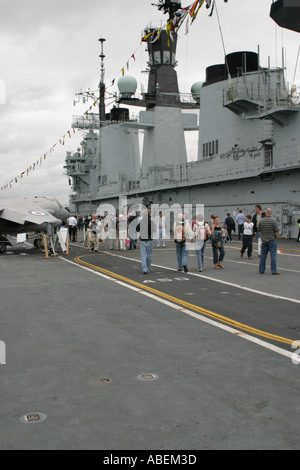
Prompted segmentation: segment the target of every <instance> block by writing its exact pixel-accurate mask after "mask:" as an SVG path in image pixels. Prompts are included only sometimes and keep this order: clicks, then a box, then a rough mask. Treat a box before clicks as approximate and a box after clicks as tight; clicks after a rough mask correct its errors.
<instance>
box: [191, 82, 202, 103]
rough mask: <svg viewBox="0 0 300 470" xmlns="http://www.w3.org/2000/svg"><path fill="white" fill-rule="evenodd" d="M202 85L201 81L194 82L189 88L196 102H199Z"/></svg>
mask: <svg viewBox="0 0 300 470" xmlns="http://www.w3.org/2000/svg"><path fill="white" fill-rule="evenodd" d="M202 85H203V83H202V82H196V83H194V85H192V88H191V93H192V97H193V98H194V100H195V101H196V102H197V103H200V91H201V88H202Z"/></svg>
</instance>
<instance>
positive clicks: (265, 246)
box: [259, 240, 277, 274]
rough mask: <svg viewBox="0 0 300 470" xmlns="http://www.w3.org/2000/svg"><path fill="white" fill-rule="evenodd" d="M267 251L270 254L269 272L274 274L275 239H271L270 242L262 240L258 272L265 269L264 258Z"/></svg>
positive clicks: (275, 262) (275, 270)
mask: <svg viewBox="0 0 300 470" xmlns="http://www.w3.org/2000/svg"><path fill="white" fill-rule="evenodd" d="M268 252H270V255H271V272H272V274H275V273H276V272H277V241H276V240H272V241H270V242H262V245H261V256H260V263H259V272H260V273H264V272H265V270H266V259H267V254H268Z"/></svg>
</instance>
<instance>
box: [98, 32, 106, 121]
mask: <svg viewBox="0 0 300 470" xmlns="http://www.w3.org/2000/svg"><path fill="white" fill-rule="evenodd" d="M98 41H100V42H101V54H100V55H99V57H100V59H101V67H100V72H101V75H100V83H99V120H100V127H101V123H102V122H103V121H105V83H104V75H105V67H104V58H105V55H104V53H103V44H104V42H105V41H106V39H104V38H100V39H98Z"/></svg>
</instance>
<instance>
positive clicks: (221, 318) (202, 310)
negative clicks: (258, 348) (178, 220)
mask: <svg viewBox="0 0 300 470" xmlns="http://www.w3.org/2000/svg"><path fill="white" fill-rule="evenodd" d="M75 261H76V262H77V263H79V264H82V265H84V266H87V267H89V268H91V269H94V270H96V271H99V272H101V273H103V274H106V275H108V276H111V277H114V278H116V279H119V280H121V281H124V282H126V283H129V284H131V285H133V286H135V287H138V288H140V289H142V290H145V291H148V292H151V293H152V294H155V295H158V296H159V297H162V298H164V299H167V300H170V301H171V302H175V303H177V304H179V305H182V306H183V307H185V308H188V309H190V310H194V311H195V312H197V313H201V314H202V315H206V316H209V317H211V318H214V319H215V320H218V321H220V322H222V323H226V324H228V325H230V326H232V327H234V328H238V329H240V330H243V331H247V332H248V333H252V334H255V335H257V336H262V337H264V338H268V339H270V340H273V341H277V342H280V343H285V344H289V345H292V344H293V343H294V340H292V339H288V338H284V337H282V336H277V335H274V334H272V333H267V332H266V331H262V330H258V329H256V328H253V327H251V326H249V325H245V324H244V323H240V322H237V321H235V320H232V319H231V318H228V317H225V316H224V315H220V314H219V313H216V312H212V311H211V310H207V309H205V308H202V307H199V306H198V305H194V304H191V303H190V302H186V301H185V300H182V299H178V298H177V297H174V296H172V295H169V294H166V293H165V292H162V291H159V290H157V289H153V288H152V287H149V286H145V285H144V284H141V283H139V282H137V281H134V280H132V279H130V278H128V277H125V276H121V275H120V274H117V273H114V272H112V271H108V270H107V269H103V268H100V267H98V266H95V265H94V264H90V263H87V262H86V261H83V260H82V259H81V257H80V256H78V257H76V258H75Z"/></svg>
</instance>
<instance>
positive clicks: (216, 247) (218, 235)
mask: <svg viewBox="0 0 300 470" xmlns="http://www.w3.org/2000/svg"><path fill="white" fill-rule="evenodd" d="M211 246H212V250H213V262H214V265H215V269H221V268H224V266H223V265H222V264H221V263H222V261H223V259H224V256H225V250H224V243H223V241H222V227H221V225H220V217H215V223H214V226H213V228H212V229H211Z"/></svg>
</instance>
